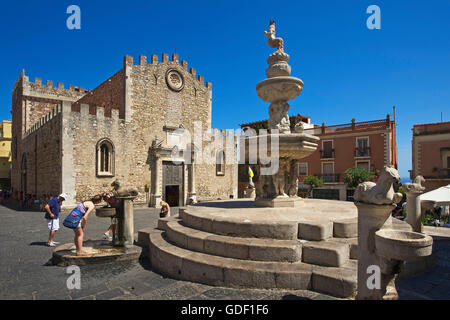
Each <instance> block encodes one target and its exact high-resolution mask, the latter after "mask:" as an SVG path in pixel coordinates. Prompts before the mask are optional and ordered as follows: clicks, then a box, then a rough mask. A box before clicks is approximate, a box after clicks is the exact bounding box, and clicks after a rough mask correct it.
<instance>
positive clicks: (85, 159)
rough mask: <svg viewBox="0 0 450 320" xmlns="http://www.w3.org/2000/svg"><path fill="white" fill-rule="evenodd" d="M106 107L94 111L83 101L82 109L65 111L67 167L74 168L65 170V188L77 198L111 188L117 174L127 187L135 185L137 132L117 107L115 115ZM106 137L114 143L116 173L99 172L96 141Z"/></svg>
mask: <svg viewBox="0 0 450 320" xmlns="http://www.w3.org/2000/svg"><path fill="white" fill-rule="evenodd" d="M64 107H66V106H64ZM64 107H63V109H64ZM69 107H70V105H69ZM104 111H105V110H104V109H103V108H101V107H98V108H96V114H95V115H91V114H90V113H89V105H86V104H81V105H80V112H76V111H71V110H66V111H63V114H64V119H63V127H64V128H63V141H64V142H63V143H64V146H63V148H64V150H67V152H66V151H65V152H64V158H65V159H63V167H65V169H63V170H66V171H67V170H69V169H70V173H68V174H63V185H64V187H63V189H64V192H67V193H69V194H70V195H71V200H72V199H73V201H74V202H78V201H80V200H82V199H85V198H87V197H90V196H93V195H95V194H97V193H100V192H102V191H107V190H110V189H111V187H110V185H111V182H112V181H113V180H114V179H116V178H118V179H120V180H121V181H122V182H123V184H124V186H125V187H127V186H132V182H131V181H133V179H130V177H133V175H134V173H133V172H132V168H133V160H134V159H133V158H134V157H133V154H132V150H133V148H132V145H133V136H132V134H131V132H130V130H129V126H128V125H127V124H125V122H124V121H123V120H122V119H120V118H119V112H118V110H116V109H113V110H112V112H111V117H106V116H105V114H104ZM103 138H108V139H110V140H111V141H112V142H113V144H114V153H115V177H97V175H96V145H97V142H98V141H99V140H101V139H103ZM67 160H68V161H67ZM71 180H72V181H71ZM72 189H73V190H72ZM69 203H70V202H69V201H68V202H67V205H68V204H69Z"/></svg>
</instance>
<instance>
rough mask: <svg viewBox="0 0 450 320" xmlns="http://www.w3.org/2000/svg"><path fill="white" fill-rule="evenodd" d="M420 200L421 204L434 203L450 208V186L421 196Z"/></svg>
mask: <svg viewBox="0 0 450 320" xmlns="http://www.w3.org/2000/svg"><path fill="white" fill-rule="evenodd" d="M419 198H420V201H421V202H428V203H433V204H434V205H435V206H450V184H449V185H447V186H443V187H440V188H438V189H435V190H432V191H430V192H426V193H424V194H421V195H420V196H419Z"/></svg>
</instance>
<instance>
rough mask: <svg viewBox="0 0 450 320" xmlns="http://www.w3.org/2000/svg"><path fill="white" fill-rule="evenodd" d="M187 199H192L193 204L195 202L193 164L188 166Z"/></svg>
mask: <svg viewBox="0 0 450 320" xmlns="http://www.w3.org/2000/svg"><path fill="white" fill-rule="evenodd" d="M189 188H190V189H189V198H191V197H193V198H194V202H196V201H197V193H196V192H195V166H194V163H191V164H190V165H189Z"/></svg>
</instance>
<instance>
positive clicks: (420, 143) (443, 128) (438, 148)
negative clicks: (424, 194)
mask: <svg viewBox="0 0 450 320" xmlns="http://www.w3.org/2000/svg"><path fill="white" fill-rule="evenodd" d="M412 131H413V138H412V170H411V171H410V174H411V180H414V178H415V177H416V176H418V175H421V176H423V177H424V178H425V180H426V182H425V188H426V189H425V191H431V190H434V189H437V188H439V187H442V186H446V185H448V184H450V122H437V123H425V124H416V125H414V127H413V129H412Z"/></svg>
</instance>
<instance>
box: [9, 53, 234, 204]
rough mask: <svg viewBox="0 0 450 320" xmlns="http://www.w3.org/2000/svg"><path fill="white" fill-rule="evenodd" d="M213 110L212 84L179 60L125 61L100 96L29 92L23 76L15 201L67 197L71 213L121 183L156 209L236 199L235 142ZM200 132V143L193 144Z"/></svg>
mask: <svg viewBox="0 0 450 320" xmlns="http://www.w3.org/2000/svg"><path fill="white" fill-rule="evenodd" d="M211 106H212V85H211V83H210V82H206V83H204V78H203V76H201V75H198V76H196V71H195V69H193V68H190V69H189V70H188V64H187V62H186V61H181V62H180V61H179V57H178V55H177V54H173V55H172V58H171V59H170V60H169V56H168V55H167V54H163V55H162V61H158V56H157V55H152V56H151V61H149V62H147V58H146V57H145V56H139V62H138V63H137V64H135V63H133V58H132V57H130V56H125V57H124V60H123V68H122V69H120V70H119V71H117V72H116V73H115V74H114V75H112V76H111V77H110V78H109V79H106V80H105V81H104V82H103V83H101V84H100V85H99V86H97V87H96V88H95V89H93V90H86V89H83V88H80V87H75V86H69V87H68V88H65V86H64V84H62V83H58V84H57V85H56V86H54V85H53V82H52V81H47V83H46V84H43V83H42V80H41V79H39V78H36V79H35V81H34V82H31V81H29V78H28V76H26V75H25V72H24V71H22V73H21V75H20V76H19V78H18V79H17V81H16V84H15V85H14V88H13V91H12V137H13V138H12V172H11V187H12V188H13V192H14V193H15V194H16V195H18V196H19V195H21V194H22V196H25V195H33V196H35V197H37V198H40V197H42V196H44V195H57V194H59V193H61V192H65V193H67V194H68V195H69V198H68V199H66V201H65V202H64V206H65V207H69V206H73V205H74V204H75V203H76V202H77V201H80V200H82V199H85V198H87V197H89V196H92V195H94V194H97V193H100V192H102V191H106V190H110V189H111V187H110V184H111V182H112V181H114V180H115V179H119V181H120V182H121V183H122V185H123V186H124V187H133V188H136V189H137V190H138V191H139V196H138V198H137V199H136V201H135V202H139V203H146V204H148V205H150V206H158V205H159V203H160V201H161V200H165V201H167V202H169V204H171V205H173V206H176V205H179V206H181V205H185V204H187V203H188V201H189V200H190V199H191V198H194V199H196V200H212V199H229V198H231V197H234V198H237V180H238V179H237V135H236V134H234V133H233V132H225V131H220V132H219V131H218V130H216V129H215V130H213V131H212V130H211V112H212V107H211ZM196 129H197V130H201V131H202V132H204V133H205V134H203V135H201V139H200V140H198V139H197V140H195V139H191V140H186V138H185V136H184V135H183V132H189V133H190V134H191V136H192V133H193V132H194V131H195V130H196ZM180 132H181V134H180ZM205 135H206V136H208V137H209V138H208V139H205V138H204V136H205ZM180 137H181V138H180ZM208 140H209V141H208ZM225 141H226V142H225ZM212 142H214V143H212ZM211 145H212V146H213V147H211ZM225 145H226V146H228V147H225ZM187 153H189V156H188V155H187ZM198 154H200V155H201V154H203V156H205V154H208V156H210V158H211V159H213V160H212V161H198V157H197V155H198ZM174 159H175V160H177V161H175V160H174ZM186 159H190V160H191V159H192V160H193V161H192V162H191V161H186ZM201 159H202V158H201V157H200V160H201ZM192 163H193V164H192Z"/></svg>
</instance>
